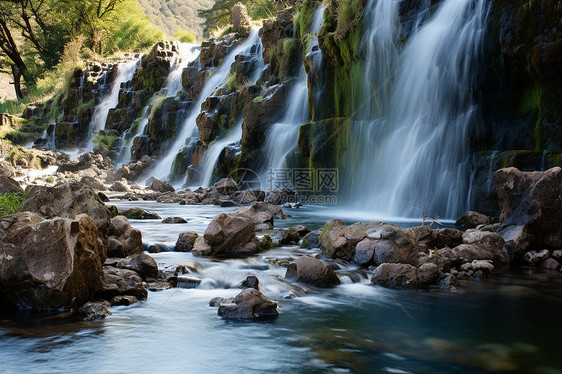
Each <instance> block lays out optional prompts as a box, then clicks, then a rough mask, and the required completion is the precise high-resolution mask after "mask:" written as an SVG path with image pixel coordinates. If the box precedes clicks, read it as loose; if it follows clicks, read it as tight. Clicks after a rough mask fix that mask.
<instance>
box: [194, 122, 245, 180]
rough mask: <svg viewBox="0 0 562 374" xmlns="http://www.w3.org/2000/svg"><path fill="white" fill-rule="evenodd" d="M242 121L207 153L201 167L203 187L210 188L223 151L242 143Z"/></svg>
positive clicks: (216, 141)
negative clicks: (230, 145) (232, 145)
mask: <svg viewBox="0 0 562 374" xmlns="http://www.w3.org/2000/svg"><path fill="white" fill-rule="evenodd" d="M242 122H243V121H242V119H240V120H239V121H238V122H237V123H236V126H235V127H234V129H233V130H232V131H231V132H230V133H229V134H228V135H227V136H225V137H224V138H222V139H218V140H215V141H214V142H213V144H212V145H211V147H209V149H208V150H207V152H206V153H205V158H204V159H203V162H202V163H201V166H200V167H199V170H201V179H200V180H201V186H203V187H209V186H210V185H211V182H212V177H213V170H215V165H216V164H217V161H218V160H219V157H220V155H221V153H222V151H223V150H224V149H225V148H226V147H227V146H228V145H229V144H234V143H238V142H240V139H242Z"/></svg>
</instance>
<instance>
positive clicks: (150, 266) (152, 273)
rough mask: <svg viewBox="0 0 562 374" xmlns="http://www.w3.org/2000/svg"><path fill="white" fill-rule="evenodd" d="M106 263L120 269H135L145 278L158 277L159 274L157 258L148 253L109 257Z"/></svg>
mask: <svg viewBox="0 0 562 374" xmlns="http://www.w3.org/2000/svg"><path fill="white" fill-rule="evenodd" d="M104 265H105V266H115V267H117V268H119V269H128V270H133V271H134V272H136V273H138V274H139V275H140V276H141V278H142V279H144V280H146V279H148V278H156V277H157V276H158V264H157V263H156V260H154V258H152V257H151V256H149V255H147V254H146V253H141V254H140V255H137V256H134V257H127V258H123V259H117V258H116V259H107V261H106V262H105V264H104Z"/></svg>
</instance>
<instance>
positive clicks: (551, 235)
mask: <svg viewBox="0 0 562 374" xmlns="http://www.w3.org/2000/svg"><path fill="white" fill-rule="evenodd" d="M495 179H496V184H497V192H498V200H499V205H500V209H501V216H500V222H501V224H502V228H503V230H502V231H501V232H500V234H501V235H502V236H503V237H504V239H505V240H506V241H507V242H509V241H513V242H512V244H511V246H512V247H513V248H514V253H513V255H514V257H515V260H516V261H519V260H521V258H522V256H523V254H524V253H525V252H526V251H527V250H541V249H543V248H548V249H553V250H556V249H560V248H562V225H561V224H560V217H561V215H560V212H562V169H560V167H555V168H552V169H550V170H547V171H537V172H522V171H520V170H518V169H516V168H506V169H500V170H498V171H497V172H496V175H495ZM510 226H511V228H510ZM513 227H516V228H517V229H514V228H513ZM518 231H519V232H518Z"/></svg>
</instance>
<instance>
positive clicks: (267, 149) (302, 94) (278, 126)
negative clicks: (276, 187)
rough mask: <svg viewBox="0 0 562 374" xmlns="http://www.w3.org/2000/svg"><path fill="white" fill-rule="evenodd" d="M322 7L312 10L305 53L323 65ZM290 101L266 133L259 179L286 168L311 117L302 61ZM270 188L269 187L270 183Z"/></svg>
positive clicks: (323, 7) (318, 64) (315, 63)
mask: <svg viewBox="0 0 562 374" xmlns="http://www.w3.org/2000/svg"><path fill="white" fill-rule="evenodd" d="M325 9H326V7H325V6H319V7H318V9H316V10H315V11H314V15H313V18H312V22H311V25H310V34H311V35H310V44H309V47H308V50H307V55H309V56H312V58H313V63H314V65H315V66H316V67H319V66H321V64H322V53H321V51H320V50H319V49H318V35H317V34H318V32H319V31H320V29H321V28H322V25H323V24H324V10H325ZM289 98H290V99H289V103H288V106H287V107H286V110H285V116H284V117H283V119H282V120H281V121H280V122H278V123H275V124H273V125H271V127H270V128H269V129H268V130H267V132H266V134H265V135H266V141H265V146H264V147H263V148H262V149H263V157H264V162H263V165H264V168H263V170H262V172H261V174H262V176H261V178H262V180H270V179H271V178H268V174H269V175H271V173H272V172H273V170H275V169H285V168H286V161H287V156H288V155H289V154H290V153H291V151H292V150H293V149H294V148H295V147H296V144H297V140H298V135H299V128H300V126H301V125H302V124H304V123H306V122H308V121H309V120H310V111H309V108H308V82H307V76H306V71H305V68H304V64H302V65H301V67H300V71H299V74H298V76H297V80H296V83H295V84H294V86H293V88H292V89H291V93H290V95H289ZM269 187H272V186H269Z"/></svg>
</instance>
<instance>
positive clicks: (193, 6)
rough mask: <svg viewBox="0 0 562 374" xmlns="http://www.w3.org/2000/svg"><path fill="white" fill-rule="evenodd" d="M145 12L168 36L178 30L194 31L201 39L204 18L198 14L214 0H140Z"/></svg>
mask: <svg viewBox="0 0 562 374" xmlns="http://www.w3.org/2000/svg"><path fill="white" fill-rule="evenodd" d="M138 1H139V3H140V5H141V6H142V8H143V10H144V12H145V14H146V15H147V16H148V17H149V18H150V20H151V21H152V22H153V23H154V24H155V25H157V26H158V27H160V28H161V29H162V30H163V31H164V32H165V33H166V34H167V35H168V37H173V36H174V35H175V34H176V33H177V32H178V31H180V32H181V31H183V32H185V31H188V32H192V33H194V34H195V35H196V36H197V39H201V37H202V35H203V27H202V26H201V23H202V22H203V19H202V18H200V17H199V16H198V15H197V10H199V9H209V8H210V7H211V6H212V5H213V3H214V0H138Z"/></svg>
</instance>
